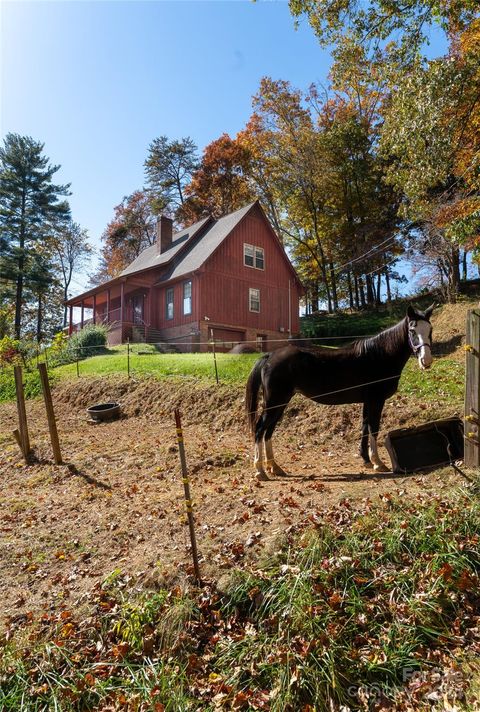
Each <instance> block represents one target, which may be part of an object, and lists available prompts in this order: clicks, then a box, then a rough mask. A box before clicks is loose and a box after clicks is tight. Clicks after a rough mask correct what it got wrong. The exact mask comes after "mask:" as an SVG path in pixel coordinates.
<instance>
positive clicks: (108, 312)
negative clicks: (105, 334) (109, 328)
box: [107, 289, 110, 324]
mask: <svg viewBox="0 0 480 712" xmlns="http://www.w3.org/2000/svg"><path fill="white" fill-rule="evenodd" d="M107 324H110V290H109V289H107Z"/></svg>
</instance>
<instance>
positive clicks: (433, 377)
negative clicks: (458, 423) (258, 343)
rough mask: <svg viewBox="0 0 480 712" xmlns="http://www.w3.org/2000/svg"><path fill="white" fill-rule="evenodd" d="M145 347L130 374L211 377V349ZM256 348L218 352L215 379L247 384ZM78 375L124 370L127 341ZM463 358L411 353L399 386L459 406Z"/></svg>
mask: <svg viewBox="0 0 480 712" xmlns="http://www.w3.org/2000/svg"><path fill="white" fill-rule="evenodd" d="M139 350H141V351H146V350H147V349H145V348H144V346H143V345H134V346H133V347H132V348H131V350H130V374H131V375H132V376H133V377H146V376H151V377H154V378H158V379H160V380H161V379H163V378H172V377H173V378H175V377H177V378H196V379H198V380H201V381H205V382H207V383H212V382H214V381H215V364H214V360H213V355H212V354H211V353H207V354H159V353H157V352H154V351H152V353H142V354H139V353H138V351H139ZM258 357H259V354H241V355H236V354H223V353H219V354H217V355H216V358H217V370H218V377H219V380H220V381H221V382H223V383H232V384H237V385H243V384H245V382H246V380H247V378H248V375H249V373H250V371H251V369H252V367H253V364H254V363H255V362H256V360H257V359H258ZM78 368H79V375H80V378H85V377H100V376H114V375H119V376H127V349H126V346H119V347H116V348H110V349H108V351H107V352H106V353H105V352H104V353H102V355H99V356H91V357H90V358H86V359H83V360H81V361H79V366H78ZM464 374H465V369H464V366H463V364H461V363H459V362H458V361H454V360H452V359H449V358H437V359H435V361H434V363H433V366H432V368H431V369H430V370H429V371H421V370H420V369H419V368H418V365H417V362H416V359H413V358H411V359H410V360H409V361H408V363H407V365H406V367H405V370H404V371H403V374H402V378H401V381H400V388H399V392H400V393H402V394H404V395H406V396H411V397H412V398H415V399H417V400H418V402H419V404H420V403H422V402H424V401H427V402H430V403H434V404H435V405H443V404H444V403H445V405H449V406H454V407H460V405H461V403H462V400H463V392H464ZM76 376H77V365H76V363H71V364H67V365H64V366H58V367H56V368H53V369H51V370H50V378H51V381H52V382H53V383H55V382H58V381H60V380H64V379H65V380H66V379H73V378H76ZM24 381H25V387H26V396H27V398H31V397H35V396H37V395H39V394H40V384H39V380H38V375H37V372H36V368H35V367H33V368H32V371H31V372H28V371H25V372H24ZM14 398H15V384H14V380H13V371H12V369H8V370H3V371H2V372H0V402H2V401H8V400H13V399H14Z"/></svg>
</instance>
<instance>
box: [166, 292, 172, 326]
mask: <svg viewBox="0 0 480 712" xmlns="http://www.w3.org/2000/svg"><path fill="white" fill-rule="evenodd" d="M165 316H166V317H167V319H173V287H170V289H167V291H166V293H165Z"/></svg>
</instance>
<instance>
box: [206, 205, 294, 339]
mask: <svg viewBox="0 0 480 712" xmlns="http://www.w3.org/2000/svg"><path fill="white" fill-rule="evenodd" d="M275 240H276V238H275V237H274V236H273V235H272V233H271V231H270V230H269V228H268V226H267V225H266V224H265V221H264V220H263V219H262V218H260V217H256V216H254V215H247V217H246V218H245V219H244V220H243V221H242V223H241V224H240V225H239V226H238V227H237V228H236V229H235V230H234V232H233V233H232V234H231V236H230V237H229V238H228V239H227V240H225V242H224V243H223V244H222V245H221V246H220V247H219V248H218V250H217V251H216V252H215V254H214V255H213V256H212V257H211V258H210V259H209V260H208V261H207V263H206V265H205V271H204V273H203V274H202V284H201V312H202V314H203V312H205V315H207V316H208V317H209V318H210V319H211V321H213V322H218V323H222V324H231V325H232V326H245V327H248V328H252V329H257V330H259V331H262V330H273V331H278V332H279V333H281V330H283V331H284V333H287V330H288V326H289V320H288V302H289V297H288V293H289V281H290V299H291V329H292V333H296V332H298V329H299V317H298V300H299V289H298V285H297V284H296V282H295V279H294V275H293V274H292V271H291V270H290V268H289V266H288V264H287V262H286V260H285V258H284V257H283V255H282V254H281V251H280V248H279V246H278V245H277V244H276V243H275ZM244 243H247V244H249V245H255V246H256V247H262V248H263V250H264V256H265V262H264V269H263V270H259V269H256V268H253V267H246V266H245V265H244V263H243V245H244ZM249 288H254V289H259V290H260V313H255V312H251V311H250V310H249Z"/></svg>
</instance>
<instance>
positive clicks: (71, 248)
mask: <svg viewBox="0 0 480 712" xmlns="http://www.w3.org/2000/svg"><path fill="white" fill-rule="evenodd" d="M50 241H51V245H52V248H53V251H54V257H55V262H56V270H57V272H58V273H59V283H60V284H61V286H62V297H63V301H64V302H65V301H66V300H67V299H68V291H69V288H70V284H71V282H72V277H73V274H74V272H77V271H78V270H80V269H82V268H84V267H85V266H86V264H87V263H88V261H89V259H90V257H91V255H92V252H93V248H92V246H91V244H90V243H89V241H88V234H87V231H86V230H85V229H82V227H81V226H80V225H79V224H78V223H76V222H74V221H73V220H68V221H67V222H62V223H60V224H57V225H56V226H54V228H53V230H52V235H51V238H50ZM66 324H67V307H66V306H65V304H64V305H63V326H64V327H65V326H66Z"/></svg>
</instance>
